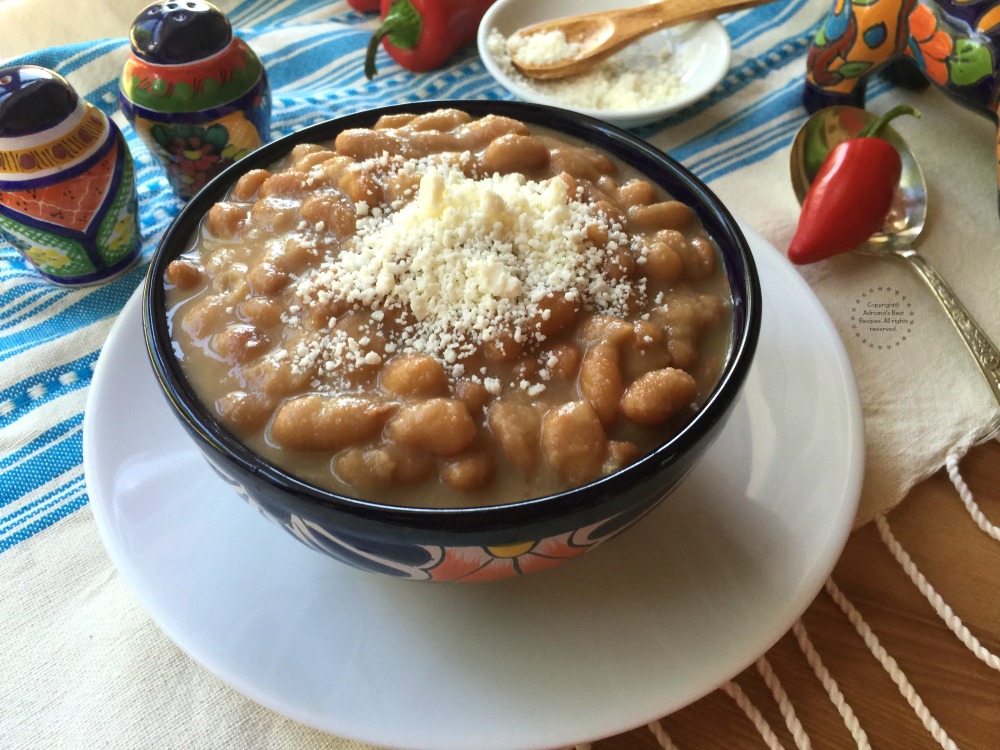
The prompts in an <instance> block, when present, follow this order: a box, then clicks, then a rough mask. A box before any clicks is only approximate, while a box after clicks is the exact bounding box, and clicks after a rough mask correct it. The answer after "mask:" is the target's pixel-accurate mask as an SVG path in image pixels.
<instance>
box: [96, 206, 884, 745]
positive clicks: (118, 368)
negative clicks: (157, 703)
mask: <svg viewBox="0 0 1000 750" xmlns="http://www.w3.org/2000/svg"><path fill="white" fill-rule="evenodd" d="M743 231H744V232H745V233H746V235H747V239H748V240H749V242H750V245H751V248H752V249H753V252H754V257H755V258H756V260H757V264H758V268H759V271H760V278H761V285H762V288H763V320H762V326H761V333H760V342H759V345H758V350H757V351H758V354H757V357H756V359H755V360H754V364H753V366H752V367H751V370H750V372H749V374H748V377H747V381H746V384H745V386H744V390H743V393H742V395H741V396H740V398H739V400H738V401H737V402H736V404H735V405H734V407H733V409H734V411H733V415H732V417H731V419H730V421H729V423H728V424H727V425H726V429H725V430H724V431H723V432H722V434H721V435H720V437H719V438H718V440H717V441H716V443H715V444H714V445H712V446H711V447H710V448H709V449H708V451H707V452H706V454H705V457H704V458H703V460H702V461H701V463H699V464H698V466H697V467H696V468H695V469H694V471H692V473H691V475H690V476H689V477H688V478H687V479H685V481H684V483H683V484H682V485H681V486H680V487H679V488H678V489H677V491H676V492H677V493H678V495H679V497H676V498H674V499H673V501H672V502H670V503H664V504H663V505H661V506H660V507H659V508H657V509H656V510H654V511H653V512H651V513H650V514H649V515H648V516H647V517H646V518H644V519H643V520H642V521H640V522H639V523H637V524H636V525H635V526H634V527H633V528H631V529H629V530H628V531H626V532H625V533H623V534H622V535H621V536H620V537H619V538H617V539H613V540H611V541H610V542H608V543H607V544H605V545H603V546H602V547H601V548H599V549H596V550H594V551H592V552H588V553H587V554H586V555H584V556H583V557H582V558H579V559H576V560H573V561H571V562H569V563H567V564H565V565H562V566H560V567H558V568H555V569H552V570H549V571H544V572H539V573H533V574H532V575H530V576H527V577H523V578H516V579H510V580H507V581H500V582H496V583H490V584H480V585H461V586H458V585H434V584H428V583H414V582H412V581H403V580H396V579H393V578H390V577H388V576H382V575H376V574H372V573H365V572H362V571H359V570H355V569H353V568H350V567H348V566H346V565H344V564H342V563H339V562H337V561H335V560H333V559H330V558H328V557H325V556H323V555H319V554H317V553H315V552H313V551H312V550H310V549H308V548H307V547H305V546H304V545H302V544H299V543H298V542H297V541H295V540H294V539H292V538H291V537H290V536H288V534H286V533H285V532H284V531H282V530H281V529H279V528H277V527H276V526H273V525H272V524H270V523H268V522H267V521H265V519H264V517H262V516H260V515H258V514H256V513H255V512H254V511H253V510H252V509H251V507H250V506H249V505H248V504H247V503H245V502H244V501H243V500H241V499H240V498H238V497H236V496H235V494H234V491H233V489H232V488H231V487H230V486H229V485H228V484H226V482H224V481H223V480H222V479H220V478H219V477H218V476H217V475H216V474H215V473H214V472H212V470H211V469H210V468H209V467H208V464H207V463H206V462H205V461H204V459H203V458H202V456H201V454H200V453H199V451H198V449H197V447H196V446H195V444H194V442H193V440H192V439H191V438H190V437H189V436H188V435H187V433H186V432H185V431H184V429H183V428H182V427H181V425H180V424H179V422H178V421H177V419H176V418H175V417H174V416H173V415H172V414H171V412H170V410H169V409H168V407H167V405H166V402H165V399H164V397H163V394H162V392H161V391H160V390H159V387H158V386H157V384H156V380H155V378H154V377H153V373H152V371H151V368H150V367H149V366H148V364H147V362H146V361H145V360H146V358H147V355H146V352H145V348H144V344H143V336H142V326H141V320H140V304H139V302H140V300H139V294H138V293H137V295H136V296H135V297H133V298H132V300H131V301H130V302H129V304H128V305H127V306H126V307H125V309H124V310H123V312H122V314H121V316H120V318H119V320H118V322H117V323H116V325H115V327H114V330H113V331H112V332H111V335H110V336H109V338H108V341H107V344H106V346H105V348H104V351H103V352H102V354H101V358H100V361H99V363H98V366H97V371H96V373H95V375H94V382H93V385H92V386H91V390H90V395H89V401H88V404H87V412H86V418H85V421H84V432H83V456H84V469H85V472H86V479H87V487H88V492H89V494H90V507H91V509H92V511H93V514H94V517H95V519H96V520H97V525H98V529H99V530H100V533H101V537H102V539H103V542H104V545H105V546H106V548H107V550H108V553H109V555H110V557H111V559H112V561H113V562H114V564H115V566H116V567H117V568H118V571H119V573H120V575H121V576H122V579H123V580H124V581H125V583H126V584H127V585H128V586H129V587H130V588H131V589H132V590H133V591H134V592H135V595H136V597H137V598H138V600H139V602H140V603H141V605H142V606H143V607H144V608H145V609H146V611H147V612H148V613H149V615H150V617H151V618H152V619H153V621H154V622H155V623H156V624H157V625H158V626H159V627H160V628H161V629H162V630H163V632H165V633H166V634H167V635H168V636H169V637H170V638H172V639H173V640H174V642H176V643H177V645H178V646H180V648H181V649H183V650H184V651H185V652H187V653H188V654H189V655H190V656H191V657H192V658H194V659H195V660H196V661H198V662H199V663H201V664H202V665H203V666H204V667H205V668H206V669H208V670H209V671H210V672H212V673H213V674H215V675H217V676H218V677H219V678H221V679H222V680H223V681H225V682H226V683H228V684H229V685H231V686H233V687H234V688H235V689H237V690H238V691H240V692H242V693H243V694H244V695H246V696H249V697H250V698H252V699H253V700H255V701H257V702H259V703H261V704H263V705H265V706H267V707H269V708H271V709H273V710H274V711H277V712H279V713H281V714H284V715H286V716H289V717H291V718H293V719H295V720H297V721H300V722H302V723H304V724H308V725H310V726H313V727H316V728H319V729H322V730H324V731H327V732H332V733H334V734H337V735H340V736H342V737H348V738H353V739H359V740H364V741H367V742H370V743H375V744H378V745H388V746H391V747H396V748H411V749H413V750H473V749H474V750H528V749H529V748H530V749H533V748H552V747H561V746H567V745H573V744H578V743H583V742H588V741H593V740H595V739H597V738H599V737H604V736H608V735H613V734H618V733H620V732H623V731H626V730H628V729H632V728H634V727H637V726H641V725H643V724H645V723H646V722H648V721H651V720H653V719H656V718H658V717H660V716H662V715H664V714H666V713H669V712H671V711H675V710H677V709H679V708H681V707H683V706H684V705H686V704H688V703H690V702H692V701H694V700H696V699H698V698H699V697H701V696H703V695H705V694H706V693H708V692H710V691H711V690H713V689H714V688H716V687H717V686H718V685H720V684H721V683H723V682H725V681H726V680H727V679H729V678H731V677H732V676H734V675H736V674H738V673H739V672H740V671H741V670H743V669H744V668H745V667H747V666H748V665H749V664H751V663H752V662H753V661H754V659H756V658H757V657H758V656H760V654H762V653H764V652H765V651H767V649H768V648H770V647H771V645H772V644H773V643H774V642H775V641H777V640H778V639H779V638H780V637H781V636H782V635H783V634H784V633H785V632H786V631H787V630H788V629H789V628H790V627H791V625H792V624H793V623H794V622H795V620H796V618H798V617H799V615H800V614H801V613H802V612H803V611H804V610H805V609H806V608H807V607H808V606H809V604H810V602H811V601H812V600H813V599H814V598H815V596H816V594H817V593H818V592H819V590H820V589H821V587H822V586H823V583H824V581H825V580H826V578H827V576H828V575H829V573H830V571H831V570H832V569H833V566H834V564H835V563H836V561H837V558H838V557H839V556H840V553H841V550H842V549H843V546H844V543H845V541H846V539H847V535H848V534H849V532H850V529H851V524H852V522H853V519H854V514H855V512H856V510H857V503H858V497H859V492H860V486H861V476H862V469H863V456H864V439H863V433H862V423H861V410H860V404H859V401H858V395H857V389H856V385H855V381H854V375H853V373H852V371H851V367H850V363H849V361H848V359H847V355H846V353H845V351H844V348H843V345H842V343H841V340H840V337H839V335H838V333H837V331H836V329H835V328H834V327H833V324H832V323H831V322H830V319H829V318H828V317H827V315H826V312H825V311H824V310H823V307H822V305H821V304H820V302H819V300H817V299H816V297H815V295H813V293H812V291H811V290H810V289H809V287H808V286H807V285H806V284H805V282H804V281H803V280H802V278H801V277H800V276H799V275H798V273H797V272H796V271H795V270H794V269H793V268H792V266H791V265H790V264H789V263H788V261H787V260H786V259H785V258H783V257H782V256H781V255H780V254H779V253H778V251H777V250H775V249H774V248H773V247H771V246H770V245H769V244H768V243H767V242H766V241H765V240H764V239H763V238H762V237H761V236H760V235H758V234H756V233H754V232H752V231H751V230H749V229H748V228H747V227H745V226H744V227H743ZM132 656H134V657H135V658H137V659H138V658H140V657H141V654H133V655H132ZM123 657H124V658H129V655H128V654H124V655H123ZM107 689H108V690H113V689H114V686H113V684H110V683H109V685H108V686H107ZM170 689H171V688H169V687H167V686H164V692H163V695H162V699H163V700H164V701H170V700H174V699H177V698H178V696H176V695H171V694H170V692H169V690H170ZM173 689H177V690H180V689H183V688H181V687H179V686H173ZM151 718H155V717H142V716H139V717H135V716H133V717H122V719H121V720H122V721H135V722H141V721H149V720H150V719H151Z"/></svg>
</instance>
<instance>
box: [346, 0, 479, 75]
mask: <svg viewBox="0 0 1000 750" xmlns="http://www.w3.org/2000/svg"><path fill="white" fill-rule="evenodd" d="M381 2H382V23H381V25H379V27H378V28H377V29H376V30H375V33H374V34H372V39H371V42H369V44H368V52H367V54H366V56H365V75H366V76H368V79H369V80H371V79H372V78H374V77H375V74H376V73H378V71H377V70H376V68H375V53H376V52H377V51H378V46H379V43H381V44H382V46H384V47H385V49H386V51H387V52H388V53H389V54H390V55H391V56H392V59H394V60H395V61H396V62H398V63H399V64H400V65H402V66H403V67H404V68H406V69H407V70H412V71H414V72H418V73H421V72H424V71H427V70H433V69H434V68H438V67H440V66H441V65H443V64H444V63H445V62H446V61H447V60H448V58H449V57H451V56H452V54H454V53H455V51H456V50H458V49H459V48H460V47H462V46H464V45H466V44H468V43H469V42H471V41H472V40H473V39H475V37H476V31H477V30H478V29H479V22H480V21H481V20H482V18H483V15H484V14H485V13H486V11H487V9H488V8H489V7H490V6H491V5H493V3H494V2H495V0H381Z"/></svg>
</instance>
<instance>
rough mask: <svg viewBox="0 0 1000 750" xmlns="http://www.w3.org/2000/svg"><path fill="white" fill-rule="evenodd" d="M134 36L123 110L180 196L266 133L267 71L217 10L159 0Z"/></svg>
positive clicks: (190, 0)
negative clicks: (160, 163)
mask: <svg viewBox="0 0 1000 750" xmlns="http://www.w3.org/2000/svg"><path fill="white" fill-rule="evenodd" d="M130 42H131V47H132V52H131V54H130V55H129V58H128V60H127V61H126V63H125V68H124V70H123V71H122V76H121V80H120V82H119V88H120V92H119V101H120V102H121V106H122V111H123V112H124V113H125V116H126V117H127V118H128V120H129V122H131V123H132V126H133V127H134V128H135V130H136V132H137V133H138V134H139V136H140V138H141V139H142V140H143V142H144V143H145V144H146V146H147V148H149V150H150V151H151V152H152V153H153V154H154V155H155V156H156V157H157V158H158V159H159V160H160V161H161V162H162V163H163V165H164V167H165V169H166V171H167V180H168V182H169V183H170V186H171V187H172V188H173V190H174V192H176V193H177V195H178V196H179V197H180V198H182V199H184V200H187V199H189V198H191V197H192V196H194V195H195V193H197V192H198V191H199V190H200V189H201V188H202V187H204V186H205V184H206V183H207V182H208V181H209V180H210V179H212V178H213V177H215V175H217V174H218V173H219V172H221V171H222V170H223V169H225V168H226V167H228V166H229V165H230V164H232V163H233V162H235V161H236V160H237V159H240V158H241V157H243V156H245V155H246V154H248V153H249V152H250V151H252V150H254V149H255V148H257V147H258V146H260V145H261V144H262V143H264V142H265V141H266V140H267V139H268V137H269V134H270V111H271V103H270V93H269V92H270V88H269V85H268V80H267V75H266V73H265V71H264V68H263V66H262V65H261V63H260V60H259V59H258V58H257V56H256V55H255V54H254V53H253V50H251V49H250V48H249V47H248V46H247V45H246V43H244V42H243V41H242V40H241V39H240V38H239V37H236V36H234V35H233V33H232V29H231V27H230V25H229V21H228V19H227V18H226V17H225V15H223V13H222V12H221V11H220V10H219V9H218V8H216V7H215V6H213V5H210V4H209V3H205V2H201V1H200V0H187V1H186V2H168V3H154V4H153V5H150V6H148V7H147V8H145V9H144V10H143V11H142V12H141V13H140V14H139V16H138V17H137V18H136V20H135V22H134V23H133V25H132V31H131V34H130Z"/></svg>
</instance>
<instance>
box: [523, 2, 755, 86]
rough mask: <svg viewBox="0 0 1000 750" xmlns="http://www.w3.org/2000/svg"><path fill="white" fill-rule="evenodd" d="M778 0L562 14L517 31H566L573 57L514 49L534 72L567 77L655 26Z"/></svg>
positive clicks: (525, 69)
mask: <svg viewBox="0 0 1000 750" xmlns="http://www.w3.org/2000/svg"><path fill="white" fill-rule="evenodd" d="M767 2H773V0H662V1H661V2H656V3H650V4H649V5H640V6H637V7H633V8H619V9H618V10H608V11H602V12H600V13H588V14H586V15H582V16H569V17H567V18H557V19H554V20H552V21H543V22H542V23H536V24H534V25H532V26H526V27H525V28H523V29H519V30H517V31H515V32H514V34H512V35H511V39H514V38H515V37H528V36H532V35H534V34H540V33H544V32H551V31H561V32H562V33H563V34H565V35H566V41H567V42H569V43H570V44H576V45H579V49H578V50H577V51H576V52H575V54H573V55H572V56H570V57H564V58H562V59H561V60H556V61H554V62H550V63H544V64H536V63H530V62H525V61H524V60H519V59H518V58H517V57H516V55H511V63H512V64H513V65H514V67H515V68H517V70H518V71H520V72H521V73H522V74H523V75H525V76H527V77H529V78H564V77H566V76H570V75H575V74H576V73H580V72H582V71H584V70H585V69H587V68H589V67H590V66H592V65H595V64H596V63H599V62H600V61H601V60H604V59H606V58H608V57H610V56H611V55H613V54H614V53H616V52H618V51H619V50H621V49H623V48H625V47H627V46H628V45H630V44H632V42H635V41H637V40H638V39H641V38H642V37H644V36H647V35H648V34H652V33H653V32H655V31H660V30H661V29H665V28H667V27H668V26H675V25H677V24H681V23H687V22H688V21H700V20H704V19H707V18H714V17H715V16H717V15H719V14H720V13H727V12H730V11H736V10H743V9H745V8H750V7H753V6H755V5H764V4H765V3H767Z"/></svg>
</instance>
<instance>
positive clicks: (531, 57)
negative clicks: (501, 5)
mask: <svg viewBox="0 0 1000 750" xmlns="http://www.w3.org/2000/svg"><path fill="white" fill-rule="evenodd" d="M495 33H499V32H495ZM580 49H581V48H580V45H579V43H577V42H571V41H569V40H568V39H567V38H566V34H565V33H564V32H562V31H558V30H556V31H543V32H541V33H539V34H514V35H513V36H511V37H510V38H509V39H508V40H507V52H508V53H509V54H510V56H511V57H515V58H517V59H518V60H520V61H521V62H522V63H524V64H525V65H551V64H552V63H557V62H559V61H560V60H567V59H569V58H571V57H576V56H577V55H578V54H580Z"/></svg>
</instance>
